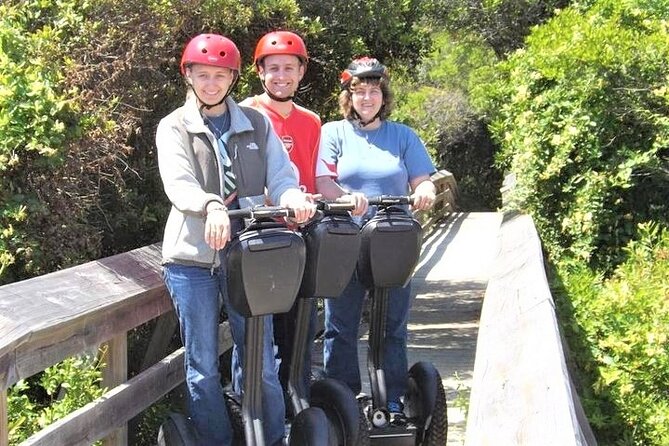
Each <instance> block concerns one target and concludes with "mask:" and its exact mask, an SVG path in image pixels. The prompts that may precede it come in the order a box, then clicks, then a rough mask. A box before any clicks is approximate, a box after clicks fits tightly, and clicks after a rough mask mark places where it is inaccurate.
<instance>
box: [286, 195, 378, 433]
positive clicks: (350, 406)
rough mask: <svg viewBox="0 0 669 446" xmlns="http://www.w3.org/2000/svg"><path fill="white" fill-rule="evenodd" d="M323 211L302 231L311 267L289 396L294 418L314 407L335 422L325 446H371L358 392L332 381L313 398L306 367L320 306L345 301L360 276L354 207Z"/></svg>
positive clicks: (322, 207)
mask: <svg viewBox="0 0 669 446" xmlns="http://www.w3.org/2000/svg"><path fill="white" fill-rule="evenodd" d="M317 208H318V210H319V212H318V215H317V217H316V218H315V219H313V220H312V221H311V222H310V223H308V224H307V225H305V226H304V227H303V228H302V230H301V232H302V235H303V237H304V240H305V243H306V246H307V262H306V267H305V271H304V276H303V278H302V284H301V287H300V291H299V293H298V301H297V320H296V324H295V335H294V338H293V348H292V350H293V351H292V356H291V360H290V368H289V378H288V385H287V387H288V395H289V397H290V404H291V406H292V409H293V413H296V414H299V413H301V412H302V411H303V410H305V409H307V408H309V407H319V408H321V409H323V411H324V412H325V414H326V416H327V418H328V421H329V423H328V428H329V429H328V430H329V435H328V443H324V444H323V446H363V445H366V444H369V439H368V434H367V429H366V424H365V423H364V421H365V420H364V415H362V416H361V413H360V410H359V406H358V403H357V400H356V398H355V395H354V394H353V391H352V390H351V389H350V388H349V387H348V386H347V385H346V384H344V383H342V382H340V381H337V380H335V379H332V378H324V379H319V380H316V381H314V382H313V383H311V385H310V391H309V392H307V389H306V388H305V386H306V385H307V384H306V383H305V379H304V363H305V357H306V355H307V354H310V353H309V352H308V349H309V348H310V347H311V346H310V342H309V341H310V339H309V333H308V331H309V322H310V315H311V313H312V310H313V307H314V305H315V300H316V298H317V297H323V298H336V297H338V296H339V295H341V293H342V292H343V291H344V288H346V285H347V284H348V282H349V280H350V279H351V276H352V275H353V272H354V271H355V267H356V263H357V260H358V255H359V252H360V227H359V226H358V225H357V224H355V223H354V222H353V220H352V218H351V216H350V214H349V213H348V211H349V210H352V209H353V208H354V205H352V204H348V203H327V202H322V201H321V202H318V203H317ZM361 421H362V423H361ZM361 424H362V427H361ZM291 437H292V433H291Z"/></svg>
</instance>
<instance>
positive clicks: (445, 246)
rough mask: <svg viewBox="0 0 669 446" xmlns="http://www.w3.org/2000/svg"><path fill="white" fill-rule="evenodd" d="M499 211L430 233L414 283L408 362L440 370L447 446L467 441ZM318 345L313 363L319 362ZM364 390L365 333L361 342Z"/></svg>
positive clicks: (460, 218)
mask: <svg viewBox="0 0 669 446" xmlns="http://www.w3.org/2000/svg"><path fill="white" fill-rule="evenodd" d="M501 222H502V214H499V213H455V214H452V215H451V216H450V217H449V218H448V219H447V220H445V221H444V222H442V223H441V224H439V225H438V226H437V227H436V228H435V230H434V231H433V232H432V233H431V234H427V236H426V238H425V242H424V244H423V250H422V254H421V259H420V261H419V264H418V266H417V267H416V272H415V274H414V279H413V282H412V291H413V294H414V295H415V300H414V302H413V306H412V310H411V316H410V319H409V339H408V347H409V351H408V353H409V365H411V364H413V363H415V362H417V361H430V362H432V363H433V364H435V366H436V367H437V369H438V370H439V373H440V374H441V377H442V381H443V383H444V387H445V389H446V396H447V399H448V418H449V429H448V445H449V446H451V445H463V444H464V438H465V426H466V419H465V413H464V411H463V409H464V407H466V405H467V400H468V397H469V389H470V388H471V383H472V377H473V373H474V355H475V352H476V340H477V335H478V324H479V317H480V314H481V305H482V302H483V295H484V293H485V290H486V287H487V282H488V277H489V275H490V270H491V265H492V262H493V261H494V259H495V256H496V254H497V250H498V240H497V236H498V233H499V228H500V225H501ZM321 348H322V347H321V345H320V343H317V344H316V347H315V351H314V365H315V366H320V365H322V362H321V360H320V358H321V353H322V352H321ZM359 361H360V369H361V370H362V371H363V392H366V393H369V391H370V390H369V383H368V381H367V380H366V378H367V376H366V373H365V372H364V371H365V370H366V364H367V336H366V330H365V328H364V327H363V329H362V336H361V338H360V345H359Z"/></svg>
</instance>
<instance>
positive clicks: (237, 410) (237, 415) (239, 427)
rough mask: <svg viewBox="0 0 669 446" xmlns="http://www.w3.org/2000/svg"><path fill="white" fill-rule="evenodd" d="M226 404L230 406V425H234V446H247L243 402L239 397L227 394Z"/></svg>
mask: <svg viewBox="0 0 669 446" xmlns="http://www.w3.org/2000/svg"><path fill="white" fill-rule="evenodd" d="M225 404H226V405H227V406H228V414H229V415H230V424H231V425H232V446H245V445H246V441H245V440H244V417H243V416H242V402H241V401H240V399H239V397H238V396H237V395H235V394H233V393H231V392H225Z"/></svg>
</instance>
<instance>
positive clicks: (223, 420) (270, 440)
mask: <svg viewBox="0 0 669 446" xmlns="http://www.w3.org/2000/svg"><path fill="white" fill-rule="evenodd" d="M163 271H164V277H165V284H166V285H167V289H168V290H169V292H170V295H171V296H172V302H173V303H174V307H175V311H176V313H177V317H178V319H179V326H180V327H181V339H182V341H183V344H184V347H185V352H186V354H185V368H186V386H187V388H188V396H189V401H188V407H189V412H190V417H191V419H192V421H193V424H194V425H195V428H196V430H197V432H198V435H199V437H200V440H199V442H198V444H202V445H210V444H211V445H217V446H220V445H229V444H231V443H232V428H231V424H230V419H229V416H228V412H227V408H226V405H225V400H224V398H223V388H222V386H221V376H220V373H219V371H218V368H219V354H220V352H219V351H218V321H219V315H220V310H221V300H222V301H223V302H224V303H225V306H226V311H227V313H228V322H229V324H230V329H231V331H232V336H233V341H234V343H235V347H234V350H233V359H232V376H233V382H232V384H233V390H234V391H235V392H238V393H240V394H241V391H242V386H243V373H242V367H241V366H242V363H243V354H244V327H245V323H244V322H245V321H244V318H243V317H242V316H241V315H239V313H237V312H236V311H234V310H233V309H232V308H231V307H230V305H229V304H228V301H229V299H228V298H227V286H226V275H225V271H224V270H222V269H220V270H214V273H213V275H212V273H211V270H210V269H208V268H200V267H196V266H184V265H176V264H169V265H165V268H164V269H163ZM221 297H222V299H221ZM265 319H266V322H265V337H264V345H263V361H264V363H263V384H262V391H263V428H264V432H265V440H266V443H267V444H268V445H273V444H276V443H280V442H281V440H282V438H283V435H284V431H285V429H284V421H285V406H284V401H283V393H282V391H281V385H280V384H279V379H278V376H277V372H276V365H275V361H274V346H273V342H272V325H271V317H266V318H265Z"/></svg>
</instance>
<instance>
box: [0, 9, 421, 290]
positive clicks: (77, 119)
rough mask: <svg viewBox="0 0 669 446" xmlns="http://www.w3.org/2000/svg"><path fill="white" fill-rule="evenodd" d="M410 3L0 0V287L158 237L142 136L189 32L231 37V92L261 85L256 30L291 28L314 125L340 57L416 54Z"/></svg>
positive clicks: (326, 105)
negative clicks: (234, 79) (239, 68)
mask: <svg viewBox="0 0 669 446" xmlns="http://www.w3.org/2000/svg"><path fill="white" fill-rule="evenodd" d="M416 6H417V5H416V4H414V3H412V2H404V1H398V0H388V1H385V2H384V8H385V11H386V13H384V14H383V15H379V14H377V13H376V9H374V8H372V7H371V6H369V5H366V4H360V5H357V6H355V7H351V6H350V5H349V4H347V3H343V2H304V4H303V5H300V4H299V3H298V2H296V1H294V0H280V1H262V2H250V1H243V2H239V1H232V0H202V1H192V2H183V1H179V0H145V1H141V2H132V3H122V2H121V3H119V2H116V1H112V0H59V1H57V2H43V1H39V0H30V1H15V2H11V1H10V2H5V3H4V4H3V5H2V6H0V8H1V9H0V12H2V14H1V18H0V88H1V90H0V105H2V116H1V117H0V141H2V142H1V143H0V170H2V172H3V175H2V180H1V183H0V184H1V188H0V230H1V232H0V283H7V282H12V281H15V280H19V279H22V278H26V277H30V276H34V275H38V274H42V273H45V272H49V271H53V270H56V269H59V268H63V267H67V266H71V265H73V264H77V263H81V262H82V261H85V260H89V259H94V258H99V257H101V256H106V255H111V254H114V253H117V252H123V251H127V250H129V249H131V248H135V247H138V246H143V245H146V244H149V243H152V242H155V241H158V240H159V239H160V236H161V232H162V225H163V222H164V218H165V215H166V211H167V209H168V206H167V203H166V201H165V200H164V198H163V193H162V186H161V184H160V180H159V178H158V172H157V167H156V159H155V158H156V157H155V153H154V148H153V144H154V141H153V137H154V133H155V127H156V125H157V122H158V121H159V120H160V118H162V117H163V116H165V115H166V114H167V113H168V112H169V111H170V110H172V109H174V108H175V107H176V106H177V105H178V104H180V103H181V102H182V101H183V94H184V85H183V83H182V80H181V76H180V73H179V71H178V60H179V57H180V53H181V51H182V49H183V46H184V44H185V42H186V41H187V40H188V39H189V38H190V37H191V36H193V35H195V34H197V33H199V32H209V31H211V32H220V33H224V34H226V35H228V36H230V37H231V38H232V39H233V40H234V41H235V42H237V44H238V46H239V47H240V50H241V52H242V55H243V61H244V70H243V71H244V72H243V73H242V79H241V82H240V83H239V85H238V87H237V93H236V96H237V97H244V96H246V95H248V94H250V93H251V92H259V91H261V90H260V87H259V85H258V83H257V82H258V81H257V76H256V75H255V72H254V70H253V67H252V64H251V58H252V54H253V50H254V46H255V42H256V41H257V39H258V38H259V36H260V35H262V34H263V33H265V32H266V31H268V30H273V29H277V28H288V29H293V30H296V31H297V32H299V33H301V34H302V35H303V36H304V37H305V39H306V41H307V42H308V46H309V51H310V55H311V60H310V64H309V70H308V73H307V76H306V79H305V81H304V90H305V91H304V92H303V93H302V95H301V96H300V98H301V102H302V103H303V104H304V105H306V106H308V107H310V108H313V109H315V110H316V111H318V112H320V113H321V114H322V115H323V117H324V119H326V120H327V119H329V118H331V117H334V116H336V108H337V107H336V100H335V99H334V98H335V96H336V92H337V83H338V75H339V72H340V70H341V69H342V68H343V67H344V66H345V64H346V63H347V62H348V61H349V60H350V59H351V58H352V57H353V56H355V55H360V54H374V55H377V56H378V57H381V58H383V59H384V62H386V63H388V64H390V65H393V64H403V63H405V62H408V61H413V60H416V59H418V58H420V57H421V56H422V55H423V54H424V53H425V52H426V51H427V48H428V47H429V43H430V41H429V39H428V37H427V34H426V32H425V31H421V30H420V29H419V28H418V26H417V20H418V17H420V15H421V9H420V8H417V7H416ZM307 14H308V15H307ZM325 21H327V23H328V26H327V27H326V26H325V25H324V22H325ZM138 30H141V32H137V31H138Z"/></svg>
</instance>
